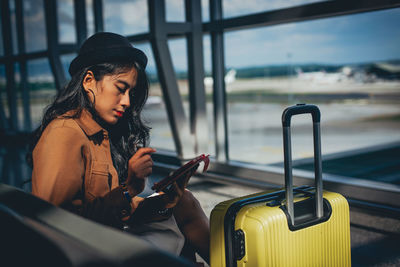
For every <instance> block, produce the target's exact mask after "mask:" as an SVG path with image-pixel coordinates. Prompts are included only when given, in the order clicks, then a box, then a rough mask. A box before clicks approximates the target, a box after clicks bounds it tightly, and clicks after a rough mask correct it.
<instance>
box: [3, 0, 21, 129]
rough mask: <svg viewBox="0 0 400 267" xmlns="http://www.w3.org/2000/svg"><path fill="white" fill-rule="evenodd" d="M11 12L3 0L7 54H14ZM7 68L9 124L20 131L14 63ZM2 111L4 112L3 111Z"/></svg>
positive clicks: (10, 63)
mask: <svg viewBox="0 0 400 267" xmlns="http://www.w3.org/2000/svg"><path fill="white" fill-rule="evenodd" d="M10 13H11V12H10V6H9V1H8V0H4V1H1V26H2V31H3V48H4V55H5V56H10V55H12V54H13V41H12V36H11V18H10ZM5 70H6V91H7V101H8V110H9V111H10V117H9V126H10V130H11V131H18V112H17V93H16V87H15V71H14V63H13V62H6V63H5ZM1 112H2V113H3V114H4V112H3V111H1ZM1 117H3V116H1ZM4 117H5V116H4ZM3 125H4V126H6V125H8V123H7V122H4V121H3Z"/></svg>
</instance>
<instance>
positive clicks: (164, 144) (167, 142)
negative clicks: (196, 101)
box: [134, 43, 175, 151]
mask: <svg viewBox="0 0 400 267" xmlns="http://www.w3.org/2000/svg"><path fill="white" fill-rule="evenodd" d="M134 46H135V47H137V48H138V49H140V50H142V51H143V52H144V53H145V54H146V55H147V57H148V64H147V67H146V73H147V76H148V79H149V82H150V92H149V98H148V99H147V103H146V105H145V107H144V110H143V117H144V119H145V122H146V123H147V125H149V126H150V127H151V130H150V146H152V147H156V148H161V149H166V150H172V151H175V144H174V141H173V137H172V132H171V128H170V125H169V122H168V116H167V111H166V107H165V103H164V99H163V94H162V90H161V86H160V83H159V80H158V74H157V70H156V66H155V61H154V56H153V53H152V51H151V47H150V45H149V44H148V43H146V44H134Z"/></svg>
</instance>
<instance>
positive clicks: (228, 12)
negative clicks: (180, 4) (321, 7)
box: [222, 0, 324, 18]
mask: <svg viewBox="0 0 400 267" xmlns="http://www.w3.org/2000/svg"><path fill="white" fill-rule="evenodd" d="M316 2H324V1H323V0H292V1H280V0H270V1H265V0H252V1H247V2H246V4H243V1H240V0H223V1H222V5H223V13H224V17H225V18H229V17H237V16H243V15H250V14H253V13H258V12H265V11H271V10H276V9H282V8H289V7H295V6H300V5H305V4H311V3H316Z"/></svg>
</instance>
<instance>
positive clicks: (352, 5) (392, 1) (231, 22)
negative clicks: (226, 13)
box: [204, 0, 400, 31]
mask: <svg viewBox="0 0 400 267" xmlns="http://www.w3.org/2000/svg"><path fill="white" fill-rule="evenodd" d="M210 5H211V4H210ZM399 6H400V1H399V0H364V1H323V2H319V3H313V4H308V5H302V6H298V7H292V8H285V9H279V10H274V11H266V12H261V13H256V14H252V15H247V16H240V17H235V18H229V19H221V20H219V21H211V22H209V23H205V24H204V31H212V30H214V31H221V30H223V31H232V30H239V29H246V28H255V27H265V26H271V25H278V24H283V23H291V22H298V21H307V20H313V19H321V18H327V17H333V16H342V15H350V14H354V13H361V12H368V11H375V10H381V9H387V8H394V7H399Z"/></svg>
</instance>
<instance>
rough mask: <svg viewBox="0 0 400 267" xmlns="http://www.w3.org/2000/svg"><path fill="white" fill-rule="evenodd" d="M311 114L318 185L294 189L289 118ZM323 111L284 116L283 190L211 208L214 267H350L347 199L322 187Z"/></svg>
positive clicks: (297, 109)
mask: <svg viewBox="0 0 400 267" xmlns="http://www.w3.org/2000/svg"><path fill="white" fill-rule="evenodd" d="M303 113H311V114H312V117H313V130H314V160H315V161H314V163H315V168H316V171H315V173H316V179H315V181H316V182H315V186H314V187H309V186H302V187H297V188H294V189H293V186H292V184H293V181H292V170H291V169H292V167H291V150H290V118H291V116H293V115H296V114H303ZM319 122H320V112H319V109H318V107H316V106H313V105H297V106H292V107H289V108H287V109H286V110H285V111H284V113H283V116H282V123H283V131H284V134H283V136H284V152H285V153H284V154H285V190H280V191H275V192H264V193H258V194H254V195H250V196H245V197H241V198H237V199H232V200H229V201H225V202H222V203H220V204H218V205H217V206H216V207H215V208H214V209H213V211H212V212H211V218H210V222H211V247H210V263H211V267H220V266H221V267H223V266H246V267H247V266H285V267H286V266H307V267H308V266H350V265H351V248H350V219H349V206H348V203H347V201H346V199H345V198H344V197H343V196H341V195H340V194H338V193H333V192H327V191H323V190H322V171H321V165H322V164H321V152H320V151H321V150H320V132H319V131H320V129H319Z"/></svg>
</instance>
